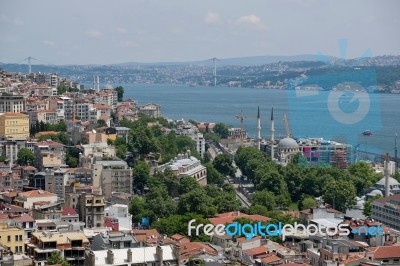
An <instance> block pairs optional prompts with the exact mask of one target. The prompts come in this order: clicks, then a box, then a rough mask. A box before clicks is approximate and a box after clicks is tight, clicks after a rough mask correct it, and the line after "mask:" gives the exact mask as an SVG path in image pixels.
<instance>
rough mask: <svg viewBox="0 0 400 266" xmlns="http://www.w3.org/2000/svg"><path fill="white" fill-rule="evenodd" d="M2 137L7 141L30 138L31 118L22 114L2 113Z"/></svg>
mask: <svg viewBox="0 0 400 266" xmlns="http://www.w3.org/2000/svg"><path fill="white" fill-rule="evenodd" d="M0 137H5V138H7V139H26V138H27V137H29V116H28V115H25V114H21V113H1V114H0Z"/></svg>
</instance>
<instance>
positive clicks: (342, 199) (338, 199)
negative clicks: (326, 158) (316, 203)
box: [323, 180, 357, 213]
mask: <svg viewBox="0 0 400 266" xmlns="http://www.w3.org/2000/svg"><path fill="white" fill-rule="evenodd" d="M356 195H357V194H356V189H355V187H354V185H353V184H352V183H351V182H350V181H347V180H331V181H328V183H326V184H325V186H324V189H323V199H324V201H325V202H326V203H329V204H330V205H332V206H333V208H335V209H336V210H338V211H341V212H343V213H344V212H346V210H347V209H349V208H351V207H352V206H354V204H356Z"/></svg>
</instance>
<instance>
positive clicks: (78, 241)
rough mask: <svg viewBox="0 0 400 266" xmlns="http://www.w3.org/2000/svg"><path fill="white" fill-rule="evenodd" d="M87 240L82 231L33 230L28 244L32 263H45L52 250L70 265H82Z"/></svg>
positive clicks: (87, 243)
mask: <svg viewBox="0 0 400 266" xmlns="http://www.w3.org/2000/svg"><path fill="white" fill-rule="evenodd" d="M88 245H89V240H88V239H87V237H86V236H85V234H84V233H83V232H68V231H66V232H65V231H64V232H53V231H52V232H49V231H43V232H35V233H32V237H31V241H30V243H29V245H28V255H30V256H31V257H32V260H33V262H34V265H45V263H46V260H47V258H48V257H50V256H51V253H52V252H55V251H56V252H59V253H60V254H61V256H62V257H64V258H65V259H67V260H68V263H69V264H70V265H84V263H85V262H84V260H85V258H84V257H85V254H84V252H85V248H86V247H87V246H88Z"/></svg>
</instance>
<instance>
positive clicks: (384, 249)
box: [371, 246, 400, 259]
mask: <svg viewBox="0 0 400 266" xmlns="http://www.w3.org/2000/svg"><path fill="white" fill-rule="evenodd" d="M371 250H372V252H373V253H374V258H375V259H390V258H400V246H381V247H375V248H371Z"/></svg>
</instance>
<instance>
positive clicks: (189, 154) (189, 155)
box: [187, 150, 192, 159]
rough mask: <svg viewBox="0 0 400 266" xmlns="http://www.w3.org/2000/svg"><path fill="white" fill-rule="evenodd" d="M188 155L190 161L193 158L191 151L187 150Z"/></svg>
mask: <svg viewBox="0 0 400 266" xmlns="http://www.w3.org/2000/svg"><path fill="white" fill-rule="evenodd" d="M187 155H188V159H190V157H192V154H191V152H190V150H187Z"/></svg>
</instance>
